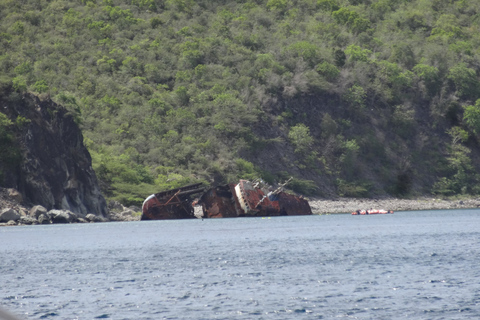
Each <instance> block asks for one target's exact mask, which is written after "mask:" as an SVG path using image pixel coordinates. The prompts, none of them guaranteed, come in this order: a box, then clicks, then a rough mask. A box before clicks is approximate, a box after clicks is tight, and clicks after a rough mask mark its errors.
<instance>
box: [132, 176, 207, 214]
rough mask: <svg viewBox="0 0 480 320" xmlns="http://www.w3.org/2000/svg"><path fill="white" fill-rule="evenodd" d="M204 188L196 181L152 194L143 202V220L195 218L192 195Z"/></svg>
mask: <svg viewBox="0 0 480 320" xmlns="http://www.w3.org/2000/svg"><path fill="white" fill-rule="evenodd" d="M204 190H205V189H204V188H203V187H202V184H201V183H196V184H191V185H188V186H184V187H181V188H176V189H171V190H167V191H163V192H159V193H156V194H152V195H150V196H149V197H147V198H146V199H145V201H144V202H143V205H142V217H141V220H167V219H194V218H195V215H194V208H193V206H192V200H191V198H190V196H192V195H194V194H197V193H202V192H203V191H204Z"/></svg>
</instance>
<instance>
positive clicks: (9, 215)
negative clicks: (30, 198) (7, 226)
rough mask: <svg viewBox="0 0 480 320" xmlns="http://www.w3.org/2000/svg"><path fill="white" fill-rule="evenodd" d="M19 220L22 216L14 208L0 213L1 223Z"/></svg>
mask: <svg viewBox="0 0 480 320" xmlns="http://www.w3.org/2000/svg"><path fill="white" fill-rule="evenodd" d="M18 219H20V214H19V213H18V212H17V211H16V210H14V209H12V208H7V209H3V210H2V211H0V222H9V221H11V220H13V221H17V220H18Z"/></svg>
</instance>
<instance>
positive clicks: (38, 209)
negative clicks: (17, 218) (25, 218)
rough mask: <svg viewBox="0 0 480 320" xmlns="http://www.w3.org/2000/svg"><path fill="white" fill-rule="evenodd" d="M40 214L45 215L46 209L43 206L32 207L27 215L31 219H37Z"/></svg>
mask: <svg viewBox="0 0 480 320" xmlns="http://www.w3.org/2000/svg"><path fill="white" fill-rule="evenodd" d="M41 214H47V209H46V208H45V207H43V206H40V205H37V206H34V207H33V208H31V209H30V211H29V215H30V217H33V218H35V219H38V217H39V216H40V215H41Z"/></svg>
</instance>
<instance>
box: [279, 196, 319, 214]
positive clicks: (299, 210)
mask: <svg viewBox="0 0 480 320" xmlns="http://www.w3.org/2000/svg"><path fill="white" fill-rule="evenodd" d="M277 196H278V204H279V207H280V211H281V212H282V215H287V216H298V215H310V214H312V209H311V208H310V205H309V204H308V201H307V200H305V199H303V198H301V197H298V196H295V195H292V194H288V193H286V192H280V193H279V194H278V195H277Z"/></svg>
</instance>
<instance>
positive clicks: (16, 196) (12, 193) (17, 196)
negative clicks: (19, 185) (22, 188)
mask: <svg viewBox="0 0 480 320" xmlns="http://www.w3.org/2000/svg"><path fill="white" fill-rule="evenodd" d="M7 191H8V197H9V198H11V199H12V200H13V201H15V202H16V203H22V202H23V197H22V195H21V193H20V192H18V190H15V189H13V188H9V189H7Z"/></svg>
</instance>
